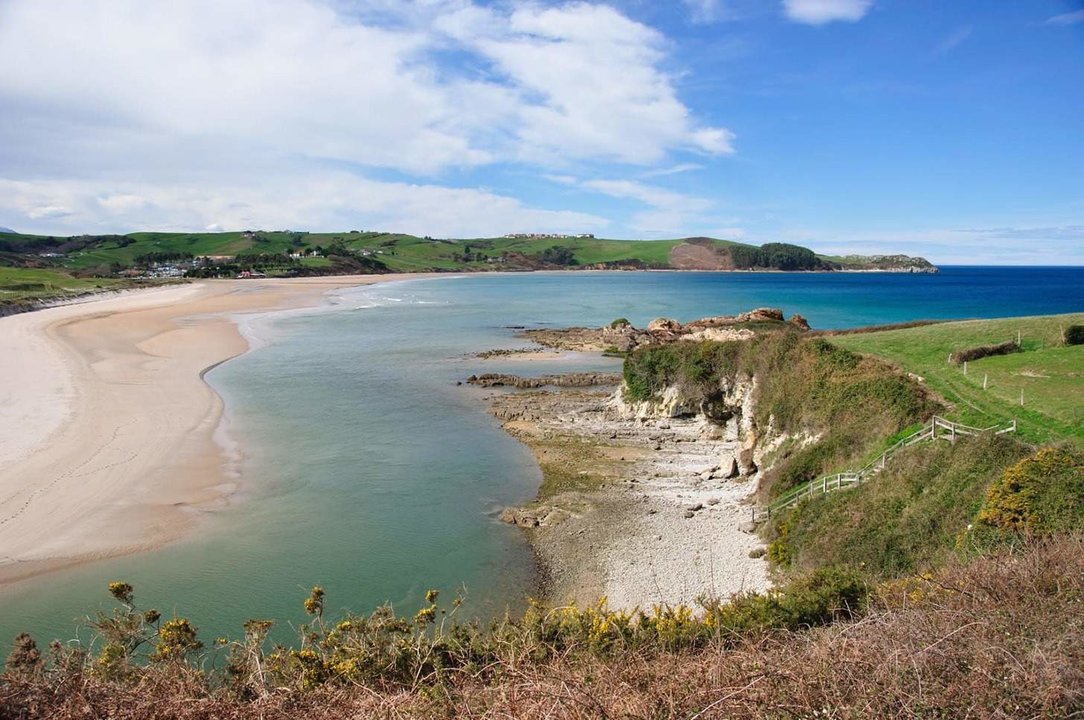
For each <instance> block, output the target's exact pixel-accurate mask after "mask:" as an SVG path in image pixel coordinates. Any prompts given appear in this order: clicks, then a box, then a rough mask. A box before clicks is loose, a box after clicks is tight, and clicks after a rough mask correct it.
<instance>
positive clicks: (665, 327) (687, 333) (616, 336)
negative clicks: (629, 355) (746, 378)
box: [521, 308, 809, 352]
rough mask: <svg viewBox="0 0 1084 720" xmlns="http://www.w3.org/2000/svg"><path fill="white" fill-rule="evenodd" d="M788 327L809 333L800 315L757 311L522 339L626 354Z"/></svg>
mask: <svg viewBox="0 0 1084 720" xmlns="http://www.w3.org/2000/svg"><path fill="white" fill-rule="evenodd" d="M788 323H789V324H790V325H792V326H794V327H797V328H798V329H800V330H809V323H808V322H806V320H805V318H803V317H802V316H801V315H797V314H795V315H792V316H791V317H790V319H789V320H784V316H783V311H782V310H779V309H777V308H757V309H756V310H750V311H749V312H744V313H741V314H738V315H719V316H715V317H707V318H703V319H701V320H694V321H693V322H689V323H680V322H678V321H677V320H671V319H670V318H657V319H655V320H652V321H651V322H650V323H648V325H647V327H646V328H643V329H641V328H637V327H635V326H634V325H632V324H631V323H629V322H628V321H627V320H624V319H619V320H615V321H614V322H613V323H611V324H610V325H609V326H606V327H601V328H585V327H572V328H562V329H552V328H532V329H529V330H523V331H522V333H521V335H522V336H523V337H525V338H528V339H530V340H532V341H533V342H535V343H537V344H539V345H543V346H545V347H550V348H555V349H558V350H574V351H579V352H606V351H618V352H629V351H631V350H635V349H636V348H638V347H641V346H643V345H658V344H664V343H671V342H676V341H690V342H696V341H702V340H714V341H719V342H725V341H728V340H748V339H749V338H751V337H753V335H754V334H755V333H756V332H758V331H759V330H764V329H769V328H777V327H780V326H783V325H785V324H788Z"/></svg>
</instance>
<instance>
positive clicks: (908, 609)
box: [0, 535, 1084, 719]
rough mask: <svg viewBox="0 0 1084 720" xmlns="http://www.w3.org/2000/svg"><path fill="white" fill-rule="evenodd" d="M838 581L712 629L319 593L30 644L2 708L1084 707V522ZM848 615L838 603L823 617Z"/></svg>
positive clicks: (5, 684) (184, 713)
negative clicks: (909, 568) (361, 600)
mask: <svg viewBox="0 0 1084 720" xmlns="http://www.w3.org/2000/svg"><path fill="white" fill-rule="evenodd" d="M821 577H822V581H823V582H822V585H823V587H819V586H818V585H817V584H816V583H813V582H811V583H808V584H807V585H806V586H804V590H798V591H797V592H796V594H795V595H793V597H794V598H795V599H794V600H789V599H787V598H789V597H791V595H789V594H780V595H775V596H766V597H764V598H760V599H757V600H749V599H744V600H743V599H740V598H739V599H738V600H737V601H736V603H735V605H734V606H733V607H734V609H733V610H730V611H726V612H724V613H721V614H719V615H713V614H712V613H711V612H709V613H707V614H706V615H705V618H718V619H719V620H722V624H720V623H719V620H712V621H711V622H712V623H713V624H712V625H711V626H709V625H708V622H709V621H708V620H707V619H705V620H698V619H695V618H692V617H690V616H685V615H684V614H682V613H678V612H664V613H661V614H657V615H654V616H651V618H653V619H648V620H647V621H644V627H646V628H648V629H647V630H640V629H639V628H640V627H641V625H640V621H636V622H631V623H629V622H627V621H625V620H624V619H623V616H621V615H620V614H615V613H609V612H605V611H602V610H599V609H594V608H589V609H585V610H569V609H563V610H553V611H551V612H549V613H542V612H540V611H537V610H535V611H532V613H529V614H528V617H527V618H524V619H523V620H522V621H519V622H516V623H508V622H506V623H503V624H501V625H499V626H498V627H496V628H494V629H493V630H490V631H487V632H485V633H481V632H476V631H475V630H472V629H469V628H467V629H465V628H464V627H463V626H455V625H452V626H449V625H445V626H444V627H440V626H439V624H438V627H436V628H433V627H432V625H433V622H434V616H431V615H430V614H429V613H428V612H427V611H425V610H423V613H426V614H424V615H422V613H420V614H419V615H422V616H421V617H419V618H416V619H415V620H410V619H405V618H398V619H396V618H394V617H393V616H391V615H390V614H380V613H378V614H377V615H375V616H373V617H371V618H365V619H361V618H346V619H343V620H341V621H339V622H337V623H334V624H330V623H329V624H326V625H325V623H324V622H323V620H322V619H320V610H321V608H320V607H317V606H315V605H314V603H316V602H319V601H320V600H322V599H321V598H318V596H316V595H314V596H313V597H310V599H309V600H310V601H312V602H310V603H309V604H308V605H307V607H308V608H309V609H310V611H312V612H313V613H314V616H315V617H316V619H315V620H314V622H313V624H312V625H311V626H310V627H308V628H306V629H304V630H303V631H302V636H303V642H304V643H305V645H304V647H302V648H301V649H298V650H290V651H286V650H276V649H271V650H269V651H268V650H265V649H264V648H263V647H262V645H263V641H262V633H263V632H265V625H264V624H261V623H260V622H258V621H254V622H252V623H249V625H248V626H247V628H246V635H245V638H244V639H243V640H239V641H235V642H230V643H227V644H226V645H224V646H222V647H221V649H219V650H218V651H216V652H208V653H205V654H204V655H203V656H202V658H200V657H198V656H197V655H196V654H195V653H196V641H195V638H194V636H193V635H191V634H189V632H188V630H189V629H191V628H190V626H189V625H187V623H186V622H183V621H179V620H171V621H167V622H164V623H161V625H160V627H161V628H162V629H161V630H159V631H158V633H157V634H156V635H155V636H154V637H153V638H152V639H151V643H152V647H153V650H152V651H151V653H150V658H149V659H147V660H146V661H144V662H142V663H130V662H129V661H128V660H127V659H126V658H123V657H121V656H119V655H105V659H104V660H103V659H102V656H103V654H104V652H99V653H98V654H97V655H94V654H90V655H88V654H86V651H85V650H84V649H81V648H72V647H62V646H55V645H54V646H53V647H52V648H50V649H49V650H47V651H46V653H45V656H43V655H42V654H41V653H40V652H39V651H38V650H37V648H36V647H34V646H32V645H31V644H30V643H29V641H27V640H23V643H22V645H21V646H20V647H19V648H18V649H17V650H16V651H15V652H14V653H13V654H12V656H11V657H10V658H9V660H8V663H7V668H6V671H5V673H4V675H3V679H2V681H0V713H2V714H3V715H4V717H11V718H27V719H30V718H44V717H50V718H100V717H110V718H133V719H134V718H146V717H169V718H192V719H196V718H241V717H253V716H260V717H264V718H279V717H283V718H285V717H302V716H307V715H318V716H320V717H328V718H346V717H358V716H364V717H370V716H372V717H405V716H410V717H433V718H438V717H461V716H463V717H465V716H486V717H543V716H550V717H565V718H597V717H643V718H648V717H653V718H654V717H748V718H779V717H831V718H869V717H965V716H969V715H970V716H978V717H1050V718H1054V717H1070V716H1073V715H1074V714H1077V713H1080V712H1084V691H1082V690H1081V688H1084V652H1082V650H1081V648H1082V647H1084V644H1082V642H1081V640H1082V639H1084V613H1082V612H1079V610H1080V607H1081V603H1082V602H1084V539H1082V538H1081V537H1080V536H1079V535H1061V536H1057V537H1054V538H1050V539H1046V540H1043V541H1035V540H1032V541H1030V542H1028V543H1027V544H1026V545H1025V546H1023V547H1016V548H1013V549H1009V550H1001V551H998V552H995V553H992V554H990V555H987V556H985V557H981V558H978V559H975V560H973V561H971V562H970V563H968V564H966V565H965V564H959V563H952V564H950V565H949V566H948V567H946V568H945V569H943V570H941V571H938V572H936V573H932V574H929V575H926V576H923V577H916V578H910V579H907V580H903V581H897V582H893V583H883V584H879V585H876V586H871V587H863V588H862V596H863V597H864V598H865V599H864V601H863V602H862V603H861V604H860V606H858V607H852V606H849V605H848V604H845V602H844V601H846V602H847V603H849V602H850V601H851V600H852V599H854V592H855V591H857V590H858V589H859V586H856V585H854V584H853V581H850V580H845V579H844V578H845V577H846V576H845V575H842V574H838V573H836V574H834V575H832V576H830V577H829V576H825V575H822V576H821ZM825 588H827V589H825ZM122 589H124V588H122ZM841 590H842V592H841ZM127 599H128V600H129V602H128V604H126V605H125V606H124V608H123V609H122V610H120V611H118V613H117V615H116V616H115V617H117V618H118V619H119V620H120V621H121V622H123V619H124V618H125V617H127V616H129V615H130V614H132V613H134V612H136V611H135V610H134V608H131V607H130V598H127ZM122 600H123V598H122ZM806 603H809V605H808V607H810V608H813V609H814V610H815V613H816V614H815V616H814V617H812V618H808V619H804V620H803V619H800V616H799V615H797V614H793V610H794V609H795V608H798V609H800V608H801V607H805V604H806ZM780 608H781V609H780ZM828 617H835V618H838V619H837V621H836V622H835V623H833V624H829V625H822V624H819V622H820V621H821V620H823V619H826V618H828ZM746 618H748V619H746ZM775 618H783V619H784V622H776V621H775ZM792 620H793V621H792ZM795 621H796V622H795ZM140 622H145V619H144V620H142V621H140ZM726 623H732V625H727V624H726ZM135 624H136V625H138V624H139V623H138V622H137V623H135ZM810 625H817V626H816V627H810ZM167 626H168V627H169V628H170V629H169V630H168V631H165V629H166V628H167ZM425 628H428V629H425ZM649 637H650V638H651V639H648V638H649ZM664 638H666V640H663V639H664ZM118 658H119V659H118Z"/></svg>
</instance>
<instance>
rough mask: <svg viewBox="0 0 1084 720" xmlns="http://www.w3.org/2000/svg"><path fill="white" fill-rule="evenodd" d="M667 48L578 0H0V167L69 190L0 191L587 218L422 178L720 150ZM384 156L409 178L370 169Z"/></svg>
mask: <svg viewBox="0 0 1084 720" xmlns="http://www.w3.org/2000/svg"><path fill="white" fill-rule="evenodd" d="M669 49H670V48H669V46H668V44H667V41H666V39H665V38H664V37H662V36H661V35H660V34H659V33H658V32H657V31H655V30H653V29H651V28H649V27H647V26H646V25H643V24H641V23H638V22H635V21H633V20H631V19H629V18H628V17H626V16H625V15H623V14H621V13H620V12H619V11H617V10H616V9H614V8H612V7H610V6H608V5H602V4H589V3H584V2H573V3H568V4H564V5H559V6H554V7H545V6H542V5H535V4H527V5H518V6H517V5H504V4H500V5H495V6H486V5H481V4H476V3H475V2H474V1H473V0H417V1H416V2H405V1H404V2H393V1H391V0H356V1H354V2H351V3H345V2H340V0H231V2H228V3H222V2H219V1H218V0H189V1H186V2H183V3H157V2H155V3H148V2H145V1H144V0H80V1H78V2H76V1H74V0H72V1H70V2H64V1H62V0H55V1H52V2H45V1H43V0H4V2H3V5H2V6H0V107H3V117H4V121H3V122H2V123H0V168H3V170H2V173H3V176H4V177H7V178H8V180H7V182H8V183H11V182H27V183H29V184H30V187H31V188H38V190H40V189H41V188H43V187H45V186H48V187H49V188H50V189H49V191H48V192H45V193H44V194H45V195H48V196H50V197H53V196H55V197H60V198H69V199H68V200H63V201H56V202H54V201H43V202H37V204H33V203H31V204H29V205H28V204H26V203H27V202H29V201H26V202H23V201H20V203H16V202H15V200H14V199H13V198H10V197H9V198H4V199H3V201H2V204H3V205H4V206H6V207H7V208H8V210H9V211H11V212H15V213H16V215H17V216H19V217H26V218H31V219H33V220H37V221H42V222H39V223H38V224H37V225H38V229H43V228H44V221H45V220H47V219H60V218H63V223H59V222H58V223H57V225H56V226H57V227H60V226H63V227H68V228H71V229H73V230H80V231H81V230H82V229H84V227H83V226H86V229H88V230H89V229H93V228H92V226H93V227H104V226H110V227H120V226H125V223H130V224H128V225H126V226H127V227H132V228H134V227H139V226H140V225H141V224H147V225H153V226H156V227H162V226H164V225H169V226H177V227H181V226H183V227H184V228H185V229H190V228H193V227H200V228H202V227H204V226H206V225H208V224H219V225H221V226H224V227H235V226H236V225H234V223H236V222H241V221H242V220H244V224H245V225H250V226H263V227H271V226H283V225H284V223H286V221H289V222H288V224H289V225H293V226H298V227H301V226H317V225H320V224H321V223H323V222H325V221H326V219H327V218H329V217H331V218H333V219H336V221H338V219H339V218H345V217H349V218H351V220H352V222H351V224H364V225H366V226H377V225H378V224H379V222H381V218H388V222H392V221H394V222H400V221H402V222H405V223H409V224H410V227H412V228H416V229H419V230H422V231H424V232H425V233H427V234H453V232H460V231H461V230H454V231H453V230H452V229H451V228H446V227H444V226H442V225H441V223H450V224H451V225H452V226H454V227H456V228H460V229H462V228H464V227H466V226H467V225H469V223H468V222H467V221H466V218H465V217H462V216H461V213H457V212H456V211H454V210H453V209H447V208H442V207H440V204H439V202H437V201H436V199H437V198H438V197H439V198H441V199H442V201H446V202H447V201H451V202H462V203H463V206H464V207H470V208H474V209H475V210H478V211H479V212H492V213H493V216H494V217H497V218H503V219H506V220H509V221H511V219H513V218H515V219H517V220H516V222H517V226H519V227H523V226H528V225H530V224H531V223H536V222H537V223H539V224H540V225H545V226H546V227H556V226H558V225H561V224H562V223H566V222H567V223H568V225H569V226H578V225H579V224H582V223H584V222H589V223H594V225H592V227H597V226H598V225H597V224H598V223H599V222H601V221H602V220H601V219H600V218H597V217H593V216H592V217H586V216H580V215H577V214H574V213H573V214H561V213H554V212H551V211H547V210H544V209H533V208H530V207H528V206H527V205H525V204H524V203H522V202H520V201H518V200H516V199H515V198H513V197H510V196H507V195H501V194H498V193H492V192H488V191H485V190H478V189H471V188H456V187H441V185H440V182H441V181H442V180H443V181H445V182H448V180H447V178H449V177H450V176H453V174H455V173H459V172H469V171H470V170H471V169H472V168H477V167H480V166H489V165H509V164H512V165H514V164H517V163H518V164H528V165H530V166H533V167H537V168H541V169H543V170H546V171H556V172H562V173H567V172H569V171H572V172H576V171H578V169H579V168H580V166H583V165H587V166H591V167H596V166H597V165H598V164H599V163H606V162H617V163H621V164H631V165H638V166H646V167H650V166H652V165H654V164H656V163H660V162H664V161H669V162H674V161H675V159H674V158H673V157H672V156H673V155H674V154H677V153H682V154H687V153H693V154H696V155H701V156H715V155H722V154H727V153H730V152H733V147H732V142H733V136H732V134H731V133H730V132H729V131H728V130H726V129H725V128H721V127H717V126H715V125H713V124H711V123H708V122H704V121H703V120H701V119H699V118H697V117H696V116H695V114H694V113H692V112H691V111H690V110H689V108H688V107H686V105H685V104H684V103H683V102H682V101H681V100H680V99H679V97H678V92H677V83H676V79H675V76H673V75H672V74H671V73H670V72H669V71H668V70H667V69H666V67H667V62H668V58H667V53H668V50H669ZM387 171H391V172H393V173H398V174H396V175H394V176H393V177H395V178H397V179H398V178H402V177H406V178H417V179H419V180H420V181H421V182H420V184H417V185H411V184H410V183H403V182H398V183H387V182H385V183H379V182H376V181H375V180H373V179H372V178H373V177H374V176H378V174H380V173H386V172H387ZM42 183H44V185H43V184H42ZM9 187H11V186H10V185H9ZM315 187H323V188H325V190H326V192H328V193H330V195H329V196H327V197H323V198H315V197H313V192H312V189H313V188H315ZM358 188H365V192H366V193H371V194H372V195H374V196H377V197H395V198H398V199H399V200H401V201H403V202H404V203H405V205H407V206H411V207H413V209H414V211H416V212H424V213H426V214H425V215H416V214H409V213H406V211H405V210H404V211H402V212H397V211H394V209H393V208H391V207H390V206H386V205H384V204H381V203H378V202H369V200H370V198H369V197H367V196H358V194H357V193H358ZM20 192H21V193H23V195H24V196H25V195H26V194H27V193H30V194H31V195H34V194H35V193H37V194H41V193H38V192H37V190H34V191H33V192H31V191H30V190H28V189H27V188H25V187H24V188H22V189H21V190H20ZM219 192H221V193H226V194H227V195H228V196H232V197H234V198H237V203H240V205H237V206H235V205H234V204H231V203H230V202H229V201H227V200H225V199H224V198H223V196H220V195H219ZM343 198H350V203H353V205H352V206H351V205H350V203H347V202H345V201H344V200H343ZM242 205H243V206H244V207H245V208H247V209H244V210H242V209H241V206H242ZM349 207H354V208H356V210H355V211H354V212H353V213H351V212H350V211H349ZM301 210H305V211H307V212H312V213H314V216H313V217H312V218H309V219H307V218H306V216H305V215H304V214H303V213H301V212H300V211H301ZM363 213H372V215H371V217H372V219H371V220H363V218H365V217H367V216H365V215H364V214H363ZM15 220H16V218H13V219H12V222H15ZM478 223H480V224H486V226H487V227H491V226H492V224H490V223H489V222H488V220H486V219H480V220H479V221H478ZM495 229H500V228H495Z"/></svg>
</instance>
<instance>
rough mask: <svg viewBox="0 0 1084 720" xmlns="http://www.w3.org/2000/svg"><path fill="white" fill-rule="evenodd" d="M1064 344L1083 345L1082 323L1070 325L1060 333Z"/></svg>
mask: <svg viewBox="0 0 1084 720" xmlns="http://www.w3.org/2000/svg"><path fill="white" fill-rule="evenodd" d="M1062 340H1064V341H1065V344H1066V345H1084V325H1070V326H1069V327H1067V328H1065V332H1063V333H1062Z"/></svg>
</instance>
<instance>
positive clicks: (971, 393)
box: [830, 313, 1084, 447]
mask: <svg viewBox="0 0 1084 720" xmlns="http://www.w3.org/2000/svg"><path fill="white" fill-rule="evenodd" d="M1081 323H1084V313H1075V314H1070V315H1055V316H1048V317H1026V318H1005V319H998V320H970V321H965V322H951V323H939V324H935V325H926V326H923V327H914V328H906V329H902V330H886V331H882V332H873V333H857V334H852V335H838V336H835V337H832V338H830V340H831V342H832V343H833V344H835V345H838V346H840V347H843V348H847V349H849V350H852V351H854V352H859V353H865V354H869V355H875V356H878V357H881V358H885V359H888V360H890V361H892V362H895V363H897V364H898V365H899V366H900V367H901V368H902V369H904V370H905V371H907V372H910V373H914V374H915V375H918V376H920V377H922V379H923V382H924V383H925V384H926V385H927V386H928V387H929V388H931V389H932V390H934V391H935V392H937V393H939V394H941V395H942V396H943V397H944V398H945V399H946V400H947V401H948V402H949V403H951V404H952V410H951V412H950V416H951V417H952V418H954V419H957V420H959V421H960V422H963V423H966V424H969V425H975V426H978V427H985V426H989V425H994V424H997V423H999V422H1004V421H1006V420H1008V419H1011V418H1016V419H1017V421H1018V422H1019V431H1020V437H1021V438H1023V439H1025V440H1028V441H1030V442H1035V443H1046V442H1053V441H1057V440H1071V441H1073V442H1075V443H1076V444H1078V445H1080V446H1082V447H1084V374H1082V371H1081V368H1084V345H1077V346H1072V347H1067V346H1065V345H1064V343H1063V342H1062V332H1063V330H1064V328H1065V327H1066V326H1068V325H1072V324H1081ZM1018 336H1019V338H1020V346H1021V349H1022V352H1018V353H1013V354H1009V355H999V356H994V357H986V358H982V359H981V360H974V361H971V362H968V364H967V372H966V374H965V373H964V367H963V365H957V364H953V363H950V362H949V355H950V353H952V352H954V351H957V350H962V349H967V348H973V347H977V346H980V345H990V344H996V343H1000V342H1004V341H1007V340H1016V338H1017V337H1018ZM984 381H985V383H986V387H985V389H984V388H983V383H984ZM1021 393H1023V398H1024V402H1023V405H1021V404H1020V397H1021Z"/></svg>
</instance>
